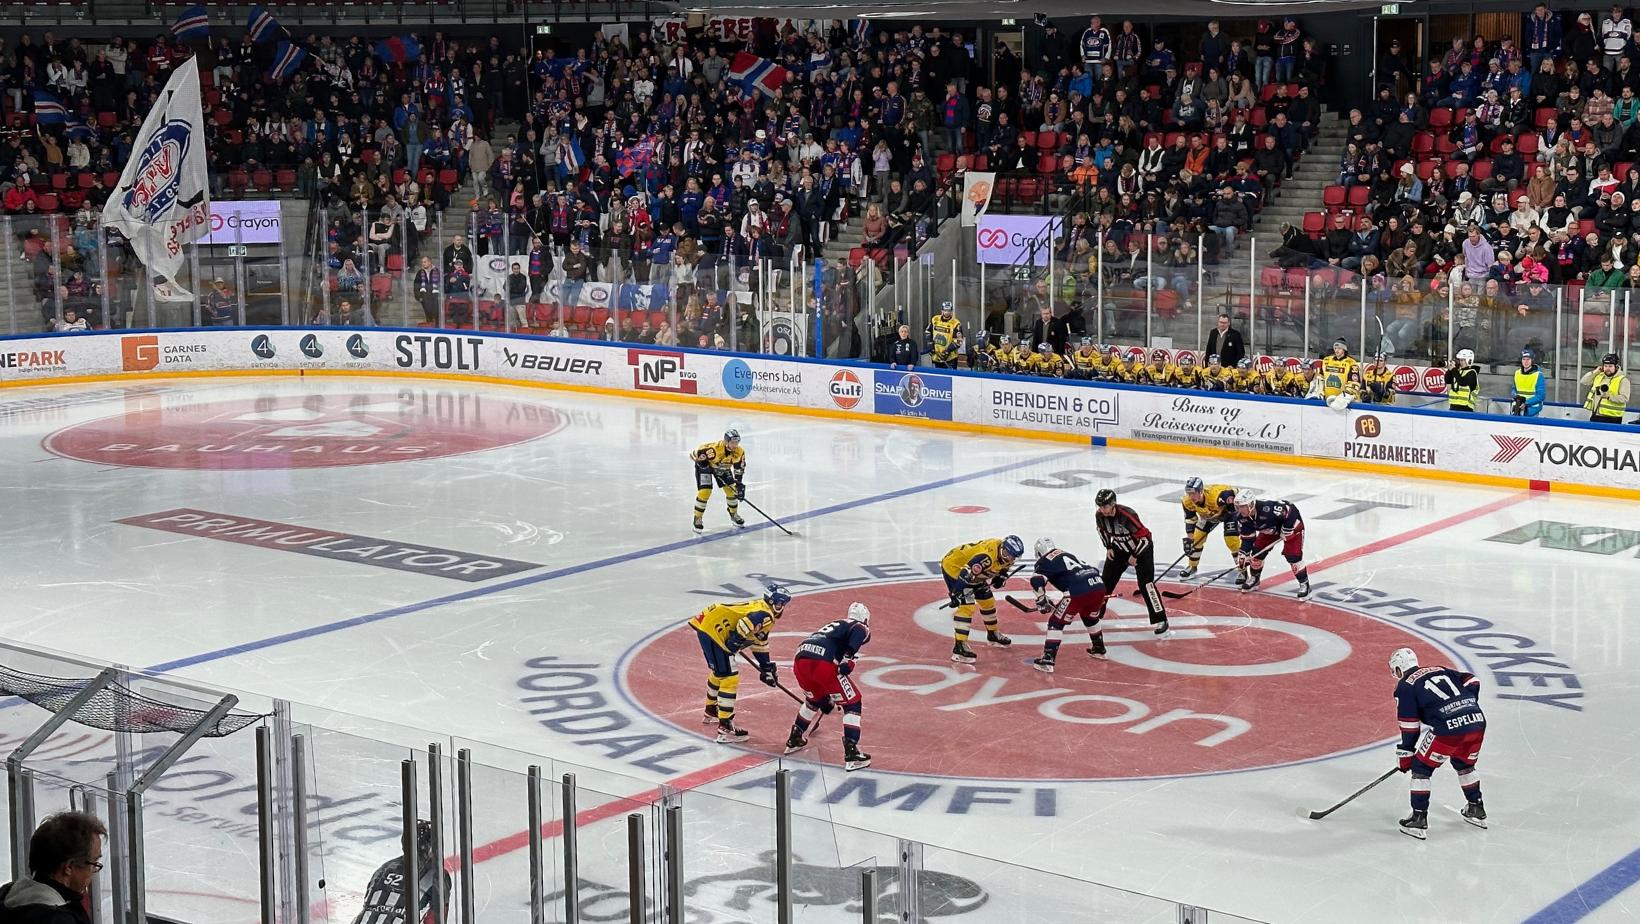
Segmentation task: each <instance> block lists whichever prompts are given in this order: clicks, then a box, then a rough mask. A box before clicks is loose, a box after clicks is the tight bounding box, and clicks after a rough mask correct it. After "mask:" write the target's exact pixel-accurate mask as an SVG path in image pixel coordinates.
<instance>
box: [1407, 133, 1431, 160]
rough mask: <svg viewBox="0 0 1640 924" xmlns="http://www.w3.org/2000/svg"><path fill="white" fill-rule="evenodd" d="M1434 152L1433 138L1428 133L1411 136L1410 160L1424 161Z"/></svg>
mask: <svg viewBox="0 0 1640 924" xmlns="http://www.w3.org/2000/svg"><path fill="white" fill-rule="evenodd" d="M1434 150H1435V136H1434V135H1431V134H1430V133H1429V132H1419V133H1417V134H1416V135H1413V136H1412V159H1413V160H1425V159H1427V158H1428V157H1429V155H1430V153H1431V152H1432V151H1434Z"/></svg>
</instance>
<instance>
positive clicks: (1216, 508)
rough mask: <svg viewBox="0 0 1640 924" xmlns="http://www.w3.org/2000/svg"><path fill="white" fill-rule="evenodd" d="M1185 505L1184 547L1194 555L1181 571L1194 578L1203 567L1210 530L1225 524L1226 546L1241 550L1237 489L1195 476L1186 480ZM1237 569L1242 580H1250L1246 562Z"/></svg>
mask: <svg viewBox="0 0 1640 924" xmlns="http://www.w3.org/2000/svg"><path fill="white" fill-rule="evenodd" d="M1180 503H1181V504H1183V506H1184V530H1185V537H1184V551H1185V555H1186V556H1187V557H1188V558H1189V559H1190V567H1188V568H1186V569H1184V571H1183V572H1181V573H1180V574H1179V577H1180V579H1182V580H1187V581H1188V580H1190V579H1191V578H1193V577H1195V576H1196V572H1197V571H1198V570H1200V569H1201V563H1202V547H1203V546H1204V545H1206V544H1207V534H1208V533H1210V532H1212V531H1213V529H1214V527H1217V526H1223V527H1224V547H1225V548H1227V549H1229V550H1230V555H1231V557H1235V556H1236V555H1237V554H1238V553H1240V552H1241V534H1240V533H1239V532H1237V531H1236V529H1235V526H1236V489H1235V488H1232V487H1230V486H1229V485H1223V484H1204V483H1203V482H1202V480H1201V479H1200V478H1191V479H1190V480H1188V481H1186V482H1185V483H1184V496H1183V497H1182V498H1180ZM1236 571H1237V572H1238V573H1239V574H1240V576H1241V577H1240V580H1241V581H1242V582H1245V581H1246V580H1247V569H1246V567H1245V566H1242V565H1239V564H1238V565H1237V566H1236Z"/></svg>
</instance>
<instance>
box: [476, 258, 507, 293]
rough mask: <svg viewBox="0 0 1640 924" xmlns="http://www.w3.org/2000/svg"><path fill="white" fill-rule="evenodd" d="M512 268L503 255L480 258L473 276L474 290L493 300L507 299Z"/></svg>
mask: <svg viewBox="0 0 1640 924" xmlns="http://www.w3.org/2000/svg"><path fill="white" fill-rule="evenodd" d="M510 270H511V268H510V267H509V266H508V265H507V258H506V257H504V256H502V255H501V254H490V255H489V256H487V257H479V258H478V268H477V271H476V272H474V274H473V288H474V289H476V290H478V294H479V295H488V296H491V297H493V298H500V299H505V298H506V297H507V274H508V272H510Z"/></svg>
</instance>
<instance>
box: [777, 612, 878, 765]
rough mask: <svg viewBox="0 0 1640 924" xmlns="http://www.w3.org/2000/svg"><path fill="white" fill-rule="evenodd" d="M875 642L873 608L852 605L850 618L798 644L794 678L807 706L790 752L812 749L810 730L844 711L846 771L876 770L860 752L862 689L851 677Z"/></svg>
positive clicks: (795, 727) (789, 744)
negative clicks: (840, 709) (857, 661)
mask: <svg viewBox="0 0 1640 924" xmlns="http://www.w3.org/2000/svg"><path fill="white" fill-rule="evenodd" d="M869 641H871V610H869V609H867V608H866V605H865V604H864V603H850V604H849V605H848V617H847V618H845V619H839V620H836V621H835V622H828V623H826V624H825V625H823V626H821V627H820V628H819V629H816V630H815V631H814V633H813V634H812V635H810V636H809V637H808V638H807V639H805V640H804V641H803V644H801V645H798V646H797V656H796V657H794V658H793V659H792V676H794V677H796V678H797V685H798V686H799V687H801V688H802V690H803V704H802V705H801V706H799V707H798V709H797V720H796V721H794V722H792V733H791V735H790V736H789V737H787V738H786V753H787V754H790V753H791V752H793V751H796V750H798V749H800V748H804V747H807V746H808V743H809V739H808V734H809V727H810V726H811V725H813V724H814V721H815V719H816V718H817V717H819V716H821V715H825V714H828V713H830V712H831V711H832V710H833V709H834V708H836V707H837V706H842V707H843V769H844V770H861V769H864V768H865V767H869V766H871V755H870V754H867V753H865V752H864V751H861V750H860V705H861V703H860V688H859V687H857V686H855V684H854V681H852V680H850V679H849V674H851V673H853V671H854V657H855V655H857V654H859V653H860V649H861V648H864V647H865V644H866V642H869Z"/></svg>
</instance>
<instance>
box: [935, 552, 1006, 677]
mask: <svg viewBox="0 0 1640 924" xmlns="http://www.w3.org/2000/svg"><path fill="white" fill-rule="evenodd" d="M1024 554H1025V543H1024V542H1023V541H1022V540H1021V539H1020V538H1019V537H1018V536H1005V537H1003V538H1001V539H981V540H980V541H978V542H970V543H968V544H967V545H959V546H957V547H956V548H954V549H952V550H951V551H949V552H946V553H945V557H944V558H943V559H941V560H940V570H941V572H942V573H943V574H944V575H945V592H946V593H947V594H948V595H950V598H951V599H950V601H949V602H948V603H947V604H946V605H947V606H949V607H950V608H951V609H952V610H954V611H955V615H954V616H953V617H952V637H953V638H954V640H955V643H954V644H953V645H952V646H951V660H953V661H956V662H957V663H959V664H973V663H974V662H975V661H977V660H978V658H976V657H975V656H974V651H973V649H971V648H969V647H968V632H969V630H970V629H971V628H972V627H973V624H974V606H975V604H976V603H977V604H978V605H979V614H980V618H981V619H983V620H984V622H985V640H986V641H987V642H989V643H991V644H992V645H998V646H1007V645H1012V644H1013V643H1014V640H1013V639H1011V638H1009V637H1008V636H1006V635H1003V634H1002V633H1001V632H999V631H997V604H996V597H995V596H994V595H993V594H992V593H991V591H992V590H994V589H996V588H1000V587H1001V586H1002V585H1003V584H1005V583H1007V581H1008V569H1009V568H1010V567H1012V566H1013V563H1014V562H1015V561H1016V560H1018V558H1019V556H1021V555H1024Z"/></svg>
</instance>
